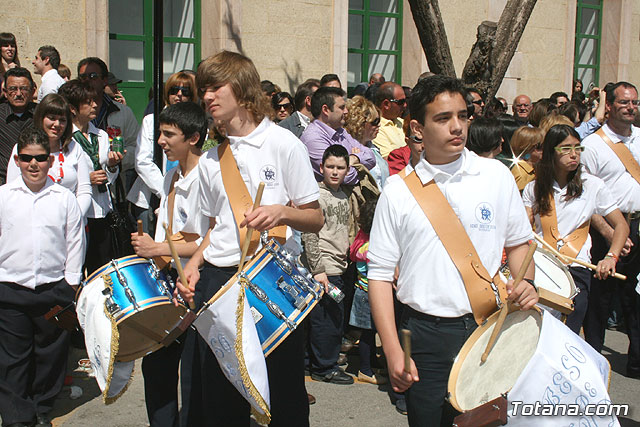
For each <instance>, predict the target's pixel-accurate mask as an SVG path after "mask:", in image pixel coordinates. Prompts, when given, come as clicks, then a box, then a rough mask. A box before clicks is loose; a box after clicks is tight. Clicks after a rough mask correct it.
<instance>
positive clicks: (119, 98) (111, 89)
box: [104, 71, 127, 105]
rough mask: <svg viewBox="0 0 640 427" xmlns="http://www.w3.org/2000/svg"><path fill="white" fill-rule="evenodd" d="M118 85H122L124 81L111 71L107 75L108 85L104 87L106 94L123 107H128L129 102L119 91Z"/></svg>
mask: <svg viewBox="0 0 640 427" xmlns="http://www.w3.org/2000/svg"><path fill="white" fill-rule="evenodd" d="M118 83H122V79H119V78H117V77H116V76H115V74H113V73H112V72H111V71H109V72H108V73H107V85H106V86H105V87H104V93H106V94H107V95H109V97H111V99H113V100H114V101H116V102H119V103H120V104H122V105H127V100H126V99H124V95H123V94H122V92H120V89H118Z"/></svg>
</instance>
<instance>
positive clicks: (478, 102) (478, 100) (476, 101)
mask: <svg viewBox="0 0 640 427" xmlns="http://www.w3.org/2000/svg"><path fill="white" fill-rule="evenodd" d="M471 103H473V104H476V105H482V104H484V101H483V100H482V99H477V100H475V101H471Z"/></svg>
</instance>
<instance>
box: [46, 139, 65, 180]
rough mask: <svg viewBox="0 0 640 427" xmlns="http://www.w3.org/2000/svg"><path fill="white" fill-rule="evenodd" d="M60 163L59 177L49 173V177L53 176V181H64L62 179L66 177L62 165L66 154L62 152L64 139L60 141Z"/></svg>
mask: <svg viewBox="0 0 640 427" xmlns="http://www.w3.org/2000/svg"><path fill="white" fill-rule="evenodd" d="M58 164H59V166H60V168H59V172H58V178H57V179H56V178H54V177H53V176H51V175H49V178H51V181H53V182H55V183H60V181H62V179H63V178H64V170H63V169H62V166H63V165H64V154H62V141H60V151H59V152H58Z"/></svg>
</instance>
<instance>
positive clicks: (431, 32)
mask: <svg viewBox="0 0 640 427" xmlns="http://www.w3.org/2000/svg"><path fill="white" fill-rule="evenodd" d="M534 3H535V2H534ZM409 5H410V6H411V13H412V14H413V20H414V22H415V23H416V28H417V29H418V34H419V36H420V43H421V44H422V49H423V50H424V54H425V56H426V57H427V64H429V70H430V71H431V72H432V73H436V74H442V75H445V76H450V77H456V70H455V67H454V66H453V58H452V57H451V50H450V49H449V41H448V40H447V32H446V31H445V29H444V23H443V22H442V15H441V14H440V7H439V6H438V0H409Z"/></svg>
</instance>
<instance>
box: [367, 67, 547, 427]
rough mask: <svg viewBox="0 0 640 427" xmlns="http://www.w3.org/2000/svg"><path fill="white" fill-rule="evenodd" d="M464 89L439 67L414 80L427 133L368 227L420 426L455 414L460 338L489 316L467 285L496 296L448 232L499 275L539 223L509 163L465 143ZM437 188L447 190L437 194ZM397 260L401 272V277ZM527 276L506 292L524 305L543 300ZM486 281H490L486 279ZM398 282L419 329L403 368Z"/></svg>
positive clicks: (392, 355)
mask: <svg viewBox="0 0 640 427" xmlns="http://www.w3.org/2000/svg"><path fill="white" fill-rule="evenodd" d="M465 94H466V91H465V90H464V88H463V86H462V82H461V81H460V80H457V79H453V78H450V77H445V76H437V75H436V76H432V77H427V78H425V79H423V80H420V81H419V82H418V84H417V85H416V87H415V88H414V89H413V93H412V96H411V98H410V100H409V108H410V110H411V117H412V120H411V123H410V124H411V129H412V131H413V133H414V134H415V135H416V137H418V138H420V139H422V143H423V145H424V151H423V153H422V158H421V160H420V162H419V163H418V164H416V165H415V168H414V170H413V172H411V173H410V174H409V175H408V176H407V177H406V178H404V179H397V180H394V181H393V182H391V181H389V183H388V184H387V186H386V187H385V188H384V190H383V192H382V195H381V197H380V200H379V201H378V205H377V207H376V214H375V218H374V221H373V226H372V229H371V235H370V246H369V252H368V259H369V271H368V281H369V283H368V286H369V301H370V303H371V312H372V315H373V319H374V321H375V325H376V328H377V329H378V333H379V335H380V338H381V340H382V346H383V349H384V352H385V355H386V358H387V365H388V369H389V377H390V379H391V384H392V386H393V389H394V390H395V391H396V392H402V391H405V390H406V393H405V395H406V400H407V409H408V415H409V425H412V426H417V425H430V426H431V425H433V426H438V425H451V424H452V422H453V417H454V416H455V411H454V410H453V408H452V407H451V405H450V404H449V403H447V402H446V401H445V397H446V394H447V381H448V377H449V372H450V370H451V366H452V363H453V360H454V358H455V356H456V355H457V354H458V352H459V350H460V348H461V346H462V345H463V344H464V342H465V341H466V339H467V338H468V337H469V336H470V335H471V333H472V332H473V331H474V330H475V328H476V327H477V322H478V321H482V319H483V318H484V317H485V316H486V313H484V312H481V311H480V310H479V309H478V308H477V305H474V306H473V307H474V308H472V304H475V302H474V301H475V299H474V300H473V301H472V300H471V299H470V298H469V296H468V294H467V286H469V288H470V289H473V290H474V292H478V291H480V289H487V290H488V293H489V294H490V295H487V296H486V297H487V298H489V300H494V299H495V294H494V293H493V292H492V291H491V287H490V286H488V284H486V282H484V281H482V282H478V281H477V279H476V278H475V277H471V278H467V277H464V278H463V277H462V276H461V274H460V273H459V272H458V267H457V264H456V263H454V259H456V260H458V259H459V258H464V257H465V254H462V256H461V257H459V256H458V255H460V254H459V253H458V252H454V251H455V248H452V247H451V246H452V245H450V244H449V245H448V247H445V245H444V243H443V242H442V240H441V238H440V236H451V234H455V236H456V237H455V238H456V239H457V240H459V241H460V242H461V243H460V245H461V246H463V247H465V249H464V250H465V251H466V250H467V248H468V246H467V245H466V244H465V241H466V242H469V244H470V245H471V246H472V247H473V248H475V252H477V254H478V258H479V262H480V263H481V264H482V266H484V268H486V271H487V274H488V275H489V276H491V278H494V277H495V274H496V272H497V270H498V268H499V267H500V263H501V260H502V250H503V248H504V249H505V250H506V253H507V260H508V262H509V268H510V270H511V271H516V272H517V271H519V270H520V266H521V265H522V262H523V260H524V257H525V255H526V253H527V242H528V240H529V239H530V238H531V226H530V225H529V221H528V218H527V214H526V212H525V209H524V205H523V203H522V200H521V199H520V193H519V192H518V189H517V187H516V185H515V182H514V180H513V179H511V177H510V173H509V170H508V169H506V168H504V167H503V166H502V165H501V164H499V163H498V162H494V161H493V160H491V159H485V158H482V157H478V156H477V155H475V154H474V153H471V152H469V151H468V150H467V149H466V148H465V142H466V139H467V127H468V122H469V121H468V111H467V104H466V102H465ZM434 184H435V186H434ZM425 191H428V192H429V193H428V194H425ZM435 192H440V193H441V196H442V197H435V196H438V193H435ZM430 196H434V197H430ZM425 199H426V200H425ZM425 208H428V209H429V210H428V211H429V212H430V213H432V214H434V215H430V217H431V218H434V217H435V218H437V217H438V216H440V217H449V216H448V211H450V210H453V212H454V213H455V215H456V216H457V220H459V224H461V228H462V229H459V233H456V229H455V228H451V229H449V228H447V229H446V230H443V229H442V227H441V225H443V224H442V223H440V222H439V223H438V224H433V223H432V222H431V221H430V220H429V218H428V217H427V215H425V211H424V210H423V209H425ZM479 210H481V211H482V212H481V213H482V215H480V214H479V213H478V212H479ZM454 219H455V218H454ZM452 224H453V225H454V226H455V222H454V223H452ZM452 224H449V223H447V224H444V225H445V226H451V225H452ZM437 226H438V227H439V228H438V229H436V228H435V227H437ZM465 235H466V236H465ZM450 250H451V251H452V253H453V255H452V256H450V255H449V251H450ZM472 258H473V257H472ZM396 266H398V269H399V276H398V278H397V284H396V285H394V273H395V270H396ZM533 271H534V266H533V263H532V264H531V265H530V266H529V268H528V270H527V273H526V275H525V277H526V278H527V280H530V279H532V278H533ZM494 280H495V279H494ZM527 280H523V281H521V282H520V283H516V284H508V285H507V292H508V294H509V297H508V299H509V300H511V301H512V302H515V303H518V304H519V305H520V307H521V308H522V309H523V310H527V309H529V308H531V307H532V306H533V305H534V304H535V303H536V302H537V301H538V297H537V293H536V290H535V288H534V287H533V286H532V284H531V283H530V282H529V281H527ZM485 285H486V286H485ZM480 286H483V288H480V289H478V288H479V287H480ZM394 288H395V289H396V296H397V299H398V301H399V302H401V303H402V304H404V305H405V309H404V312H403V316H402V321H401V324H400V325H398V326H399V327H401V328H406V329H409V330H410V331H411V333H412V338H411V346H412V359H411V361H410V363H411V365H410V372H405V371H404V356H403V352H402V348H401V347H400V342H399V340H398V334H397V329H396V321H395V317H394V305H393V290H394ZM414 361H415V363H414Z"/></svg>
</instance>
